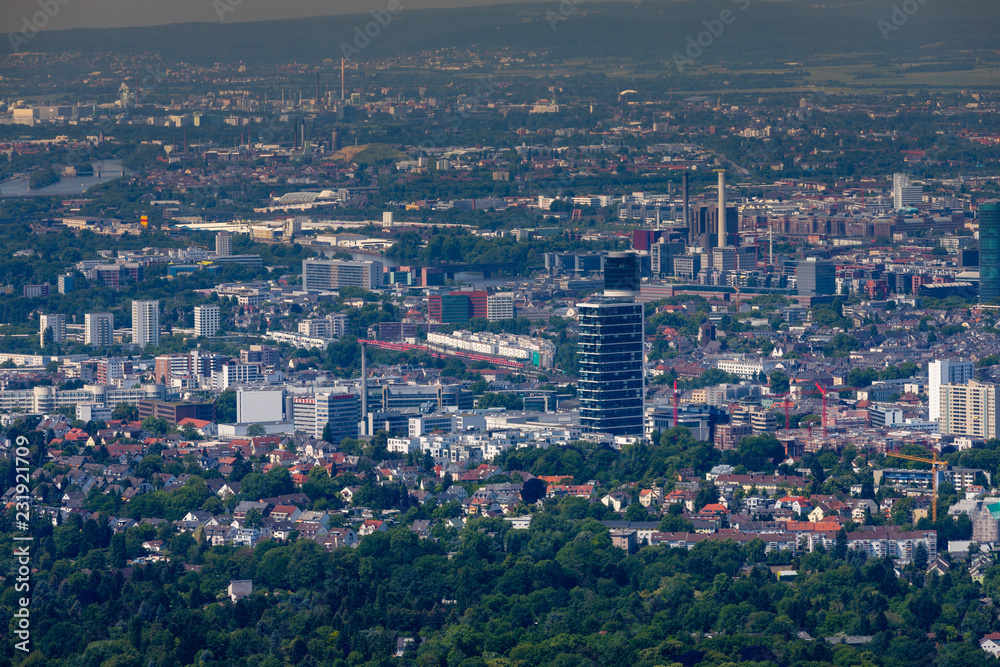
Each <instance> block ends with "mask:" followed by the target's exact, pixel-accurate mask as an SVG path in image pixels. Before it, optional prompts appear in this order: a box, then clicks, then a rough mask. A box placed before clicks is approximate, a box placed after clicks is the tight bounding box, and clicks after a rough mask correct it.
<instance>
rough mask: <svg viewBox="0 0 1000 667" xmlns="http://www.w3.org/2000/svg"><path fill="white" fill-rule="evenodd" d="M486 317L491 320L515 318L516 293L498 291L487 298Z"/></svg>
mask: <svg viewBox="0 0 1000 667" xmlns="http://www.w3.org/2000/svg"><path fill="white" fill-rule="evenodd" d="M486 319H488V320H489V321H490V322H496V321H497V320H512V319H514V294H513V293H512V292H497V293H496V294H491V295H490V296H488V297H487V298H486Z"/></svg>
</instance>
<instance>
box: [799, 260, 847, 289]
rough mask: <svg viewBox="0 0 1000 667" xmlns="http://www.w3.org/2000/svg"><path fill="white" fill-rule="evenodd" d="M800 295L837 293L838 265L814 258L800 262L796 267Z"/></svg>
mask: <svg viewBox="0 0 1000 667" xmlns="http://www.w3.org/2000/svg"><path fill="white" fill-rule="evenodd" d="M795 278H796V285H797V286H798V293H799V296H818V295H824V294H836V293H837V265H836V264H834V263H833V262H822V261H820V262H817V261H813V260H812V259H809V260H806V261H805V262H799V263H798V266H797V267H796V269H795Z"/></svg>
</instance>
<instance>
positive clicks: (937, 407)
mask: <svg viewBox="0 0 1000 667" xmlns="http://www.w3.org/2000/svg"><path fill="white" fill-rule="evenodd" d="M974 371H975V366H974V365H973V364H972V362H971V361H959V360H957V359H956V360H954V361H953V360H950V359H941V360H938V361H932V362H930V363H929V364H927V384H928V392H927V406H928V417H927V419H928V420H929V421H932V422H936V421H939V420H940V419H941V387H942V385H946V384H965V383H966V382H968V381H969V380H971V379H972V377H973V373H974Z"/></svg>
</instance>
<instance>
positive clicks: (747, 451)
mask: <svg viewBox="0 0 1000 667" xmlns="http://www.w3.org/2000/svg"><path fill="white" fill-rule="evenodd" d="M31 428H32V424H29V423H24V424H21V423H18V424H15V425H13V426H11V427H8V428H7V429H6V430H5V432H4V434H5V435H6V436H8V437H15V438H16V437H17V436H19V435H24V436H25V437H28V439H29V441H30V449H31V460H32V461H33V462H35V463H38V462H41V461H42V460H43V457H44V455H45V446H44V442H45V438H44V436H43V434H42V433H41V432H40V431H32V430H30V429H31ZM377 437H381V438H382V440H383V441H384V437H385V435H384V434H381V435H380V436H377ZM373 444H374V443H373ZM362 445H363V443H356V442H348V441H346V440H345V442H344V443H342V448H343V449H344V450H345V451H349V450H354V449H355V448H356V447H361V446H362ZM777 449H780V444H779V443H777V441H776V440H774V439H773V438H772V437H769V436H762V437H756V438H746V439H744V440H743V441H742V442H741V443H740V447H739V449H738V450H736V451H733V452H726V453H725V454H720V453H719V452H718V451H716V450H714V449H713V448H711V447H710V446H708V445H706V444H705V443H698V442H695V441H694V440H693V439H692V437H691V435H690V432H688V431H687V429H684V428H676V429H670V430H668V431H665V432H663V433H662V434H660V437H659V438H657V439H654V442H653V444H651V445H642V446H634V447H627V448H625V449H624V450H623V451H621V452H619V451H617V450H614V449H612V448H610V447H607V446H599V445H596V444H594V443H585V442H580V443H575V444H573V445H570V446H566V447H550V448H548V449H545V450H540V449H516V450H511V451H509V452H507V454H506V455H505V456H504V458H503V460H502V461H501V462H500V463H501V465H502V466H503V467H504V469H506V470H524V471H530V472H531V473H533V474H535V475H546V474H550V475H551V474H560V475H571V476H572V479H571V480H570V481H575V482H577V483H585V482H586V481H587V480H596V481H597V483H598V484H599V485H600V486H601V488H615V487H617V486H620V485H621V484H635V483H638V484H646V483H648V482H649V481H651V480H654V479H663V478H666V479H668V480H669V479H673V478H675V477H676V475H677V472H678V471H679V470H682V469H686V468H692V469H694V470H695V472H696V474H699V475H700V474H701V473H703V472H704V471H705V470H707V469H708V467H710V466H712V465H715V464H716V463H718V462H720V457H721V460H724V461H726V462H728V463H730V464H734V465H737V466H748V467H752V469H764V470H766V469H767V466H768V465H772V466H773V464H772V463H770V462H771V460H772V459H773V458H775V457H776V455H777ZM99 450H100V448H98V450H95V451H94V452H90V453H92V454H93V455H94V456H95V459H97V460H100V459H101V452H100V451H99ZM357 453H359V454H370V455H375V454H376V452H374V451H368V450H365V451H361V450H360V449H359V450H357ZM105 456H106V453H105ZM856 456H857V453H856V452H853V451H847V452H845V455H844V457H843V458H840V457H837V456H835V455H833V454H832V453H829V452H827V453H824V454H822V455H820V456H813V455H807V456H806V457H805V458H804V459H803V460H802V465H803V466H806V467H809V468H810V470H811V471H812V473H811V478H812V480H813V481H812V483H813V487H812V489H811V490H810V491H811V492H812V493H819V492H824V493H829V492H831V491H834V490H836V489H838V488H839V485H843V484H845V483H846V484H850V483H852V482H862V483H863V484H864V486H865V488H866V489H867V491H863V492H862V494H863V495H864V494H866V493H869V494H870V493H871V491H872V489H871V486H870V485H871V480H870V473H869V474H868V477H867V478H864V476H860V477H859V476H856V475H853V473H851V462H852V461H853V460H854V459H855V457H856ZM259 463H260V462H259V461H253V460H249V461H243V460H240V461H239V462H238V464H237V465H236V466H235V467H237V468H238V472H234V476H235V477H231V479H236V478H238V479H239V480H241V481H242V490H241V493H240V495H239V496H238V497H235V498H233V499H231V500H230V501H229V502H228V503H222V502H220V500H219V499H218V498H215V497H214V496H213V495H212V494H211V493H210V492H209V491H208V489H207V488H206V487H205V482H204V479H202V477H200V476H197V473H199V472H200V471H199V468H198V465H197V463H196V461H195V460H194V458H193V457H189V460H187V461H170V462H167V461H164V459H163V458H162V457H161V456H160V453H159V451H158V448H157V449H153V450H151V452H150V453H149V454H147V455H146V456H145V457H144V458H143V460H142V461H141V462H140V463H139V464H138V465H137V471H139V472H141V474H143V475H150V476H151V475H153V474H154V473H155V472H161V471H162V472H172V473H181V472H185V471H187V472H190V473H196V474H195V475H194V476H192V477H191V478H190V479H189V480H188V482H187V483H186V484H185V485H184V486H183V487H181V488H180V489H177V490H174V491H155V492H153V493H149V494H146V495H144V496H140V497H139V498H138V499H136V500H134V501H132V502H131V503H129V504H128V506H122V505H120V504H118V503H116V502H114V500H115V499H113V498H109V497H108V496H105V495H103V494H101V493H99V492H96V491H92V492H91V493H90V494H88V496H87V504H86V507H87V508H88V510H89V511H92V512H94V514H93V515H88V516H87V518H84V517H82V516H80V515H70V516H68V517H67V518H66V519H64V520H62V519H60V520H58V521H57V522H56V524H57V525H53V523H52V522H51V521H50V520H48V519H47V518H42V517H39V516H37V515H36V516H35V517H34V521H33V522H32V524H31V527H30V528H31V530H30V532H31V534H32V535H33V536H34V541H33V552H32V559H33V560H32V565H33V567H34V568H36V571H34V572H33V574H32V577H31V581H32V590H31V593H30V595H31V606H30V608H31V630H32V634H31V638H32V639H31V651H30V652H29V653H28V654H27V655H24V654H23V653H20V652H17V651H15V650H14V649H13V639H11V638H7V639H6V641H7V644H8V647H7V648H8V650H7V651H6V652H5V658H4V659H5V660H11V658H12V657H13V660H12V662H11V663H5V664H18V665H46V666H55V667H71V666H72V667H76V666H80V665H82V666H84V667H90V666H93V667H148V666H149V665H153V666H155V667H159V666H164V667H174V666H185V667H186V666H188V665H198V666H200V665H220V666H232V667H242V666H247V667H249V666H251V665H255V666H274V667H279V666H283V665H324V666H325V665H329V666H337V667H339V666H341V665H343V666H360V665H364V666H369V665H370V666H381V665H395V664H402V665H419V666H431V665H433V666H441V667H480V666H481V667H487V666H490V667H513V666H528V665H539V666H541V665H567V666H568V665H588V666H590V665H593V666H598V665H601V666H603V665H609V666H610V665H615V666H617V665H621V666H623V667H624V666H631V665H639V666H642V667H656V666H659V665H663V666H671V667H675V666H676V665H683V666H693V665H705V666H708V667H716V666H718V667H721V666H723V665H727V666H728V665H741V666H742V665H750V664H755V665H764V666H766V667H771V666H773V667H778V666H779V665H780V666H785V665H788V666H792V667H813V666H818V665H864V666H872V667H876V666H877V667H882V666H886V667H897V666H899V667H902V666H903V665H920V664H926V665H932V664H935V665H946V666H951V665H955V666H957V665H987V664H992V663H991V662H990V661H991V660H992V658H989V656H987V654H985V653H984V652H982V651H981V650H980V649H979V648H978V645H977V641H978V638H979V637H981V636H982V635H983V634H985V633H988V632H991V631H994V630H997V629H998V628H1000V624H998V621H997V613H996V609H995V608H994V606H993V602H992V600H993V599H996V598H997V596H998V595H1000V567H998V566H992V567H990V568H989V569H988V570H987V571H986V574H985V578H984V579H983V580H982V583H981V584H980V583H976V582H975V581H973V580H972V578H971V576H970V573H969V571H968V566H967V565H966V564H965V563H963V562H962V561H959V560H955V561H953V562H952V563H951V566H950V569H948V571H947V572H946V573H944V574H943V575H940V576H939V575H938V574H926V566H927V564H928V563H927V556H926V554H922V555H921V553H920V550H919V549H918V553H917V555H916V557H915V558H914V562H912V563H911V564H909V565H907V566H905V567H897V566H895V565H894V564H893V563H892V561H888V560H879V559H871V560H867V561H866V560H865V559H864V558H863V557H861V558H859V557H858V553H857V552H853V551H849V550H848V549H847V542H846V539H845V538H844V535H845V533H844V532H842V533H841V535H840V537H839V538H838V540H837V543H836V546H835V547H833V548H832V549H830V550H829V551H826V550H823V549H822V548H820V549H818V550H817V551H814V552H812V553H797V554H791V553H789V552H774V553H767V551H766V548H765V544H764V542H763V541H761V540H752V541H749V542H745V543H743V544H742V545H740V544H737V543H736V542H734V541H732V540H726V539H724V538H723V539H719V540H709V541H705V542H701V543H699V544H698V545H697V546H695V547H694V548H693V549H692V550H690V551H687V550H683V549H669V548H666V547H662V546H648V545H647V546H643V547H641V548H640V549H639V550H638V552H637V553H634V554H632V555H627V554H626V553H625V552H624V551H623V550H622V549H620V548H618V547H616V546H614V545H613V544H612V541H611V538H610V536H609V533H608V529H607V528H606V527H605V526H603V525H602V524H601V523H599V520H603V519H612V518H616V515H615V514H614V513H613V512H612V511H611V510H610V509H609V508H607V507H605V506H604V505H602V504H601V503H596V502H588V501H587V500H585V499H581V498H571V497H569V498H563V499H547V500H545V501H544V504H543V506H539V507H536V508H533V509H532V510H529V509H528V508H527V507H522V508H521V511H523V512H528V511H532V512H533V514H532V520H531V524H530V527H529V528H528V529H527V530H521V529H514V528H513V527H512V526H511V524H510V522H507V521H504V520H503V519H501V518H476V517H469V518H467V520H466V521H465V523H464V525H463V524H462V523H451V522H445V521H443V519H445V518H447V517H454V516H457V515H458V513H459V512H460V508H458V507H454V506H450V505H442V506H440V507H435V506H434V504H433V503H431V504H428V505H423V506H417V505H415V504H413V503H412V501H411V499H410V498H409V497H408V496H406V494H405V492H404V493H397V492H396V491H397V490H398V491H402V487H398V485H397V486H396V487H393V486H391V485H390V486H379V485H376V484H374V483H373V482H371V481H367V482H362V481H361V480H360V479H359V477H358V476H357V475H356V474H355V473H356V472H361V471H363V470H367V469H370V465H371V464H370V463H366V464H365V466H368V467H365V466H362V467H361V468H360V469H359V470H357V471H351V472H339V471H336V470H335V471H334V475H335V476H334V477H331V476H330V475H328V474H327V472H326V471H325V470H323V469H322V468H316V469H314V470H313V471H312V472H311V473H310V474H309V479H308V481H307V482H306V483H305V484H303V486H302V491H303V492H305V493H306V494H307V495H308V496H309V497H310V499H311V501H310V503H309V507H310V508H313V509H330V510H336V509H337V508H340V507H343V502H342V501H341V500H340V499H339V498H338V497H337V493H338V492H339V491H340V490H341V489H342V488H344V486H346V485H348V484H353V485H359V484H360V488H359V490H358V493H357V495H356V497H355V503H356V504H358V503H360V504H364V505H367V506H369V507H372V508H375V511H376V512H380V511H388V510H395V511H399V512H401V514H398V515H397V519H396V522H394V523H393V527H391V528H390V529H389V530H388V531H387V532H376V533H373V534H371V535H367V536H365V537H363V538H362V539H361V542H360V546H359V547H358V548H356V549H352V548H350V547H346V546H345V547H340V548H336V549H334V550H333V551H330V552H328V551H327V550H325V549H324V548H323V547H322V546H321V545H319V544H318V543H316V542H314V541H310V540H306V539H294V534H293V539H291V540H289V541H281V540H271V539H266V540H261V541H260V542H258V543H257V545H256V546H255V547H254V548H252V549H251V548H248V547H233V546H211V545H210V544H209V543H208V542H207V541H206V540H205V539H204V533H203V532H200V531H195V532H194V533H193V534H191V533H178V532H177V531H176V529H175V528H174V526H173V525H172V524H171V523H169V520H172V519H177V518H180V517H181V516H183V515H184V513H185V512H187V511H190V510H192V509H198V508H201V509H209V510H211V511H214V512H221V511H224V510H225V508H226V507H227V506H229V508H230V509H231V505H232V504H234V503H235V501H237V500H239V499H241V498H246V499H251V498H258V497H270V496H273V495H277V494H281V493H288V492H290V491H292V490H293V486H292V483H291V479H290V478H289V475H288V472H287V470H285V469H283V468H280V467H279V468H275V469H274V470H272V471H271V472H269V473H267V474H263V473H261V472H259ZM414 463H416V464H418V465H420V464H424V466H423V467H424V469H425V470H426V462H420V461H414ZM45 468H46V469H47V470H48V471H49V472H51V473H53V474H55V473H58V472H59V470H58V469H57V468H55V467H53V464H51V463H49V464H46V466H45ZM775 470H776V471H777V472H780V473H784V474H789V473H793V471H790V470H788V469H786V467H785V466H779V467H778V468H775ZM13 474H14V469H13V463H12V462H11V461H8V460H3V461H0V477H2V478H3V479H5V480H7V479H10V478H12V477H13ZM216 474H217V473H216ZM502 479H503V478H497V479H496V480H495V481H502ZM945 486H947V485H945ZM468 490H469V491H472V490H474V485H473V486H469V489H468ZM704 491H705V494H699V500H700V499H701V496H702V495H704V496H705V497H706V498H708V497H710V496H711V494H712V493H714V491H713V489H712V487H711V485H708V486H706V487H705V489H704ZM942 494H945V495H947V494H951V497H952V498H953V495H954V489H951V488H942ZM43 500H44V499H43ZM108 501H112V502H110V503H109V502H108ZM140 501H141V502H140ZM901 502H902V501H901ZM946 502H947V501H946ZM636 507H637V508H640V509H641V506H639V505H636ZM456 510H458V512H457V511H456ZM904 514H905V513H904ZM123 515H125V516H131V517H134V518H137V519H139V518H143V517H162V518H166V519H167V520H168V521H167V522H156V521H155V520H154V521H152V522H150V523H140V524H139V525H137V526H135V527H133V528H129V529H127V530H125V531H123V532H120V533H115V532H113V531H112V530H111V529H110V528H109V527H108V519H109V517H110V516H123ZM337 516H339V515H337ZM385 516H386V517H388V515H385ZM626 518H627V519H629V520H644V519H647V517H646V516H644V512H643V515H640V514H638V513H631V512H630V513H629V514H627V515H626ZM894 518H895V516H894ZM15 519H16V517H15V511H14V508H13V507H11V508H9V509H8V510H6V511H4V512H3V513H2V514H0V541H2V542H3V543H4V547H5V548H4V549H3V550H2V551H0V554H2V555H0V571H3V572H10V571H12V567H13V555H12V546H13V543H12V536H13V533H12V531H13V529H14V528H15V527H16V524H15ZM248 519H249V517H248ZM420 519H423V520H429V521H431V522H433V523H434V524H435V525H434V527H433V530H432V531H431V533H430V536H428V537H426V538H421V537H419V536H418V535H417V534H416V533H415V532H413V531H412V530H411V529H410V528H409V524H411V523H412V522H413V521H415V520H420ZM342 521H343V519H341V518H338V519H335V523H341V522H342ZM686 523H687V522H686V520H685V519H684V518H683V517H682V516H681V515H680V514H679V513H676V512H673V511H671V512H668V513H667V514H665V515H664V517H663V519H662V521H661V525H660V527H661V529H663V530H682V531H683V530H690V526H689V524H688V525H685V524H686ZM948 524H952V525H951V526H949V525H948ZM924 527H930V526H929V525H925V526H924ZM934 527H935V528H937V529H938V530H939V531H940V534H941V538H942V539H941V542H940V546H939V549H940V550H944V549H945V544H946V542H947V539H949V538H951V539H968V536H969V532H968V531H970V530H971V525H970V524H969V522H968V521H967V520H966V521H964V523H963V522H959V523H958V524H956V523H954V522H953V521H952V520H951V519H949V518H942V519H941V522H940V523H939V524H938V525H935V526H934ZM959 531H960V532H961V533H962V534H959ZM153 539H159V540H162V541H163V542H164V546H165V547H166V549H167V551H166V553H167V554H168V555H169V561H168V562H161V563H152V564H140V563H134V562H132V560H131V559H134V558H135V557H136V556H141V555H143V554H144V553H145V550H144V549H143V546H142V544H143V542H145V541H147V540H153ZM946 558H947V557H946ZM779 570H780V571H788V570H794V571H795V572H796V573H797V574H796V576H795V578H794V579H792V580H789V579H788V578H787V577H783V578H782V579H780V580H779V578H778V576H777V574H776V573H777V572H778V571H779ZM236 579H240V580H251V581H252V582H253V593H252V594H251V595H249V596H248V597H246V598H244V599H240V600H239V601H237V602H235V603H233V602H232V601H230V600H229V598H227V597H226V594H225V593H226V588H227V586H228V584H229V582H230V581H232V580H236ZM18 602H19V594H18V593H16V592H15V591H14V589H13V587H12V586H7V587H6V589H5V592H4V595H3V596H2V597H0V607H3V608H4V610H5V612H8V613H13V611H14V609H15V608H16V607H17V605H18ZM842 635H848V636H862V637H864V638H865V640H864V641H865V643H861V644H852V645H846V644H838V645H832V644H830V643H829V642H827V641H826V640H825V638H827V637H834V638H835V637H839V636H842ZM400 640H402V641H400ZM406 640H413V641H406ZM397 646H398V647H399V649H400V650H399V657H395V656H396V655H397Z"/></svg>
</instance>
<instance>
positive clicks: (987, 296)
mask: <svg viewBox="0 0 1000 667" xmlns="http://www.w3.org/2000/svg"><path fill="white" fill-rule="evenodd" d="M979 303H982V304H989V305H1000V203H998V202H991V203H989V204H981V205H980V206H979Z"/></svg>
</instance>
